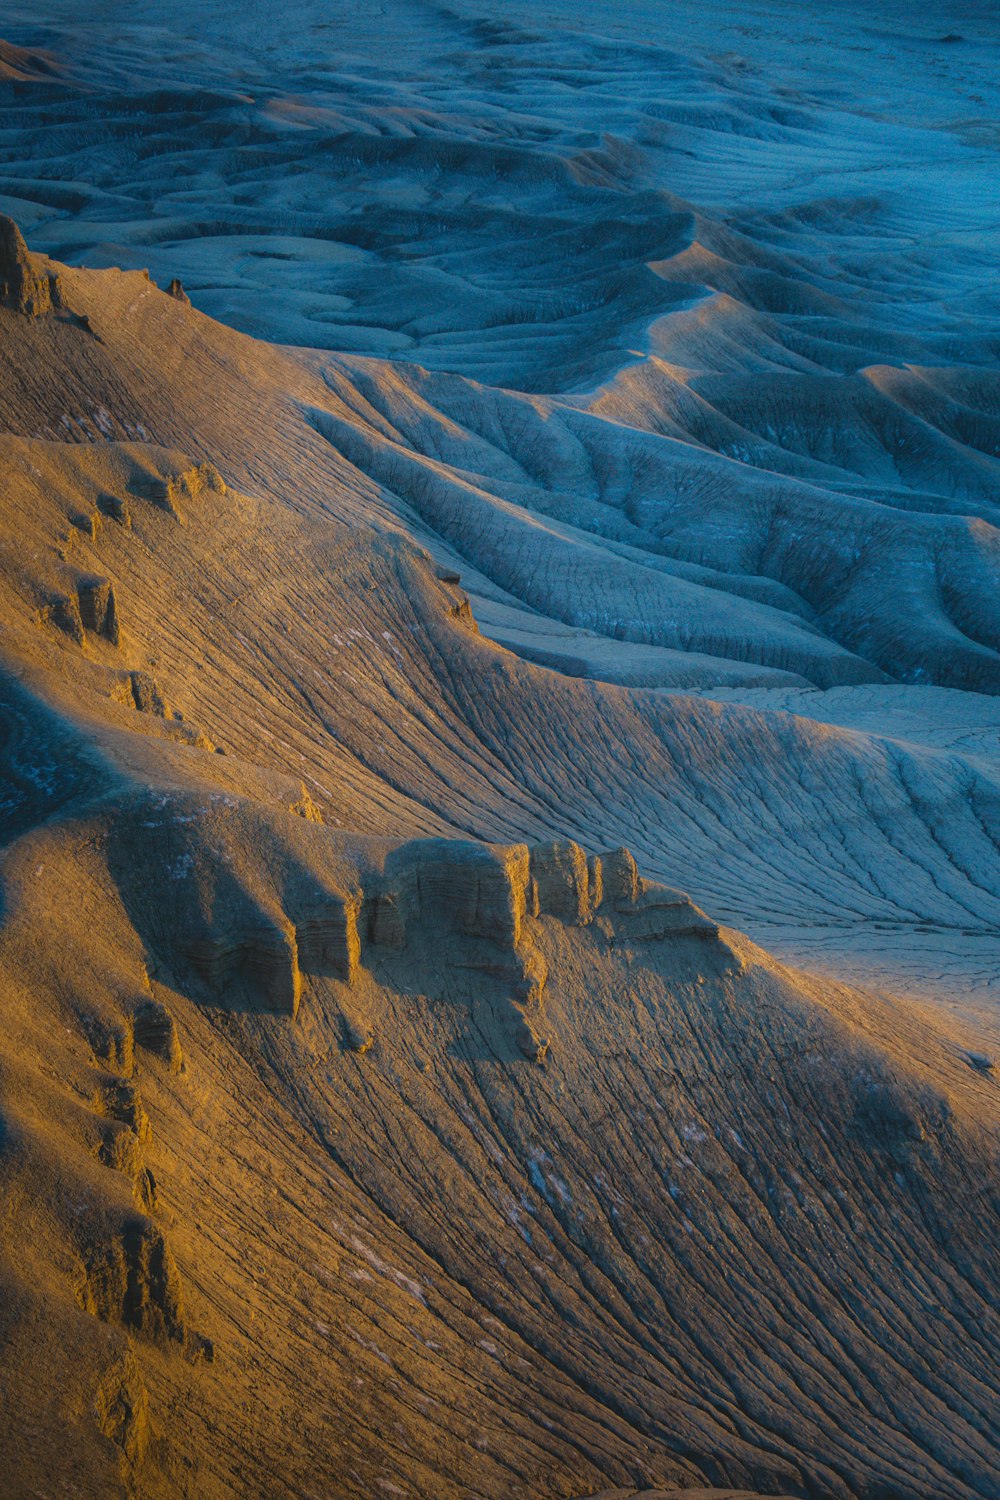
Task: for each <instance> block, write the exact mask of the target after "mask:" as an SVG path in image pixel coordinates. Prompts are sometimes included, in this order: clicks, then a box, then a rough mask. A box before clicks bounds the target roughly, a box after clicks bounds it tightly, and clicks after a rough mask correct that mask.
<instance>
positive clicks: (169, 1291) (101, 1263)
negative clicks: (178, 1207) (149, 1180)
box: [77, 1214, 184, 1342]
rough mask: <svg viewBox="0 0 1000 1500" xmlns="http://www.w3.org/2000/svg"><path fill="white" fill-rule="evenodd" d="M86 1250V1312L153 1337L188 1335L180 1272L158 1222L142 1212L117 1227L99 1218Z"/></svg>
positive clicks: (81, 1291)
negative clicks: (102, 1222)
mask: <svg viewBox="0 0 1000 1500" xmlns="http://www.w3.org/2000/svg"><path fill="white" fill-rule="evenodd" d="M81 1254H82V1259H83V1267H84V1269H83V1275H82V1278H81V1280H80V1282H79V1285H78V1288H77V1300H78V1302H79V1304H80V1306H81V1307H82V1308H83V1310H84V1311H85V1312H89V1313H91V1314H93V1316H94V1317H97V1318H101V1319H102V1320H103V1321H104V1322H107V1323H122V1324H124V1325H125V1326H126V1327H127V1328H131V1329H133V1330H134V1331H135V1332H136V1333H138V1334H141V1335H142V1336H143V1337H144V1338H148V1339H150V1340H152V1341H153V1342H165V1341H167V1340H181V1339H183V1337H184V1319H183V1312H182V1299H181V1284H180V1277H179V1275H178V1273H177V1267H176V1265H175V1264H174V1259H173V1256H172V1255H171V1253H170V1249H169V1246H168V1245H167V1242H166V1240H165V1239H164V1237H163V1233H162V1231H161V1230H160V1228H159V1226H158V1225H157V1224H155V1223H153V1221H152V1220H151V1219H149V1218H147V1217H146V1216H145V1215H139V1214H135V1215H132V1216H130V1217H128V1218H126V1219H125V1220H124V1221H123V1222H122V1223H120V1224H119V1225H117V1226H115V1227H113V1228H111V1227H108V1226H107V1225H105V1224H98V1225H96V1226H94V1227H93V1229H92V1231H90V1232H89V1233H88V1237H87V1239H86V1241H85V1243H84V1244H83V1246H82V1247H81Z"/></svg>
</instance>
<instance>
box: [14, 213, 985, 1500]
mask: <svg viewBox="0 0 1000 1500" xmlns="http://www.w3.org/2000/svg"><path fill="white" fill-rule="evenodd" d="M6 244H7V247H8V248H7V266H6V268H5V276H6V286H7V291H6V293H5V302H6V305H5V306H4V308H3V309H0V321H2V326H3V336H4V347H5V349H6V350H7V352H8V355H7V359H6V360H5V365H4V379H3V388H2V391H0V412H2V421H3V426H4V433H3V435H2V437H0V466H2V484H0V494H2V503H3V508H4V510H3V548H2V552H0V624H2V632H3V633H2V645H3V654H4V678H3V689H2V691H3V705H4V715H3V726H4V741H3V750H2V755H3V767H4V787H5V790H4V802H3V828H4V835H5V847H4V852H3V872H2V873H3V925H2V928H0V966H2V985H3V995H4V1038H3V1046H2V1063H0V1068H2V1074H0V1115H2V1120H3V1149H2V1155H0V1168H2V1172H3V1177H4V1194H3V1200H2V1201H3V1221H2V1230H0V1235H2V1239H0V1243H2V1247H3V1265H2V1275H3V1284H4V1313H3V1318H4V1331H5V1340H6V1345H7V1354H6V1356H5V1358H4V1360H3V1362H2V1366H0V1380H2V1382H3V1397H4V1399H3V1411H4V1414H5V1415H4V1427H5V1430H4V1448H5V1453H6V1455H7V1458H6V1460H5V1463H6V1465H7V1473H8V1474H10V1475H13V1476H14V1479H13V1485H14V1488H13V1490H12V1491H11V1493H15V1494H24V1495H30V1494H36V1493H52V1492H53V1484H54V1482H56V1481H58V1482H61V1479H62V1476H63V1475H70V1474H71V1475H72V1482H73V1484H74V1485H75V1486H76V1493H79V1494H86V1495H94V1496H105V1495H108V1494H113V1493H119V1492H122V1493H128V1494H135V1495H149V1496H157V1495H163V1496H168V1495H169V1496H174V1495H178V1494H181V1495H188V1496H192V1497H194V1496H199V1497H200V1496H207V1495H213V1496H214V1495H218V1496H220V1497H221V1496H229V1495H233V1496H235V1495H241V1496H242V1495H259V1496H262V1497H263V1496H268V1497H270V1496H276V1495H285V1494H287V1495H290V1496H291V1495H314V1494H330V1495H337V1496H345V1497H347V1496H354V1495H357V1496H359V1497H360V1496H366V1497H367V1496H370V1495H372V1494H377V1493H386V1494H412V1495H425V1496H428V1497H430V1496H434V1497H440V1496H451V1495H453V1496H456V1497H458V1496H462V1497H468V1496H472V1495H487V1496H496V1497H500V1496H508V1495H511V1494H530V1495H538V1496H541V1495H546V1496H548V1495H551V1496H556V1495H562V1496H566V1497H580V1496H583V1495H589V1494H595V1493H597V1492H604V1491H607V1490H608V1489H609V1486H610V1487H612V1489H613V1490H614V1492H615V1493H616V1494H618V1493H625V1494H629V1495H630V1494H632V1493H633V1492H634V1491H636V1490H637V1489H644V1490H648V1489H650V1487H656V1486H659V1487H660V1488H661V1489H662V1488H664V1487H665V1488H667V1489H670V1488H683V1489H684V1490H685V1491H690V1490H691V1488H692V1487H695V1490H696V1492H697V1487H698V1486H702V1487H704V1486H711V1485H724V1486H730V1487H732V1486H744V1487H746V1486H749V1487H750V1488H751V1489H752V1490H753V1491H754V1492H755V1493H760V1494H777V1493H787V1494H789V1495H811V1496H824V1497H826V1496H837V1497H844V1500H848V1497H872V1496H875V1495H879V1496H885V1495H902V1494H907V1495H913V1494H916V1495H924V1496H927V1497H930V1496H934V1497H945V1496H948V1497H956V1500H957V1497H972V1496H981V1497H985V1496H989V1495H991V1494H993V1493H995V1491H996V1486H997V1483H998V1479H1000V1475H998V1470H997V1464H996V1453H997V1446H996V1432H995V1411H996V1405H995V1393H996V1390H997V1386H998V1383H1000V1371H998V1370H997V1368H996V1350H997V1348H998V1347H1000V1343H998V1339H997V1334H998V1329H997V1315H996V1304H995V1285H996V1275H997V1269H998V1268H997V1265H996V1239H995V1232H994V1225H995V1213H996V1195H997V1168H996V1125H997V1114H996V1100H997V1095H996V1083H995V1078H994V1074H993V1072H992V1067H991V1062H990V1058H989V1056H988V1055H986V1054H985V1053H984V1052H983V1051H982V1050H981V1048H982V1044H981V1043H980V1042H979V1041H978V1040H977V1038H976V1037H975V1036H973V1035H972V1034H971V1033H965V1032H963V1031H962V1030H961V1029H959V1028H958V1027H957V1024H952V1023H946V1022H945V1021H944V1020H943V1019H942V1017H941V1016H940V1015H938V1017H937V1018H936V1019H934V1020H931V1019H929V1018H928V1016H927V1015H925V1014H924V1013H923V1012H920V1011H918V1010H917V1009H915V1008H914V1007H912V1006H908V1005H906V1004H904V1003H902V1002H899V1001H895V1000H892V999H890V998H888V997H885V996H882V997H879V996H875V995H873V994H865V993H862V992H859V991H857V990H852V989H850V988H847V987H845V986H843V985H842V984H838V983H836V982H835V981H834V980H832V979H829V980H822V981H821V980H818V979H816V978H810V977H808V976H806V975H805V974H802V973H799V972H796V971H794V970H790V969H787V968H784V967H782V966H781V965H780V964H778V963H777V962H775V961H774V960H773V959H771V958H769V957H768V956H767V955H766V954H765V953H764V952H762V951H761V950H760V949H759V948H757V947H755V946H754V945H753V944H752V943H750V942H749V941H748V940H747V939H745V938H743V937H741V936H739V935H738V934H737V933H736V932H734V931H732V930H730V929H728V928H726V927H720V926H719V925H718V922H717V920H713V919H712V917H711V916H706V915H705V914H704V913H703V912H702V910H700V909H699V907H697V906H695V905H693V904H692V902H691V901H690V900H689V899H688V898H687V897H686V896H683V895H680V894H678V893H677V892H676V891H675V890H673V889H670V888H668V887H666V886H663V885H659V884H657V882H656V880H655V879H654V878H653V877H654V876H656V875H661V874H663V875H665V874H668V871H667V870H666V869H665V868H664V866H665V865H667V864H669V863H670V862H671V861H674V862H675V863H676V865H677V867H678V868H677V871H676V873H675V874H674V876H673V879H674V880H676V881H677V882H678V883H679V884H682V885H694V886H695V888H696V889H697V890H698V893H699V895H700V894H701V889H700V888H699V887H704V888H706V889H714V890H715V891H716V892H717V893H719V894H720V895H722V894H723V893H728V904H729V905H730V907H732V908H738V907H739V906H740V903H741V902H742V903H744V909H749V908H750V907H751V906H752V903H753V901H754V900H755V899H756V900H757V901H759V902H760V903H762V904H763V903H780V902H785V903H786V904H787V909H788V911H789V912H790V913H792V914H795V913H796V912H798V913H806V914H807V919H811V920H816V919H817V911H820V912H821V913H822V920H830V917H829V915H828V914H829V913H838V912H839V913H840V914H841V920H853V919H854V917H855V916H856V914H857V912H858V910H859V909H861V910H866V911H868V912H870V913H872V914H873V915H874V916H875V917H876V919H877V918H878V917H882V918H883V919H884V920H886V921H891V920H892V919H893V917H894V916H897V915H898V912H899V910H900V908H901V906H902V905H904V904H905V906H906V909H907V911H908V912H910V913H912V915H911V917H910V918H909V919H910V920H919V919H920V918H919V914H920V912H921V911H925V912H926V913H927V919H928V920H933V921H937V922H941V923H947V922H948V921H951V922H953V923H954V924H955V925H956V926H958V925H959V924H964V925H965V926H970V927H972V926H974V925H975V923H976V922H977V921H978V922H979V923H980V924H981V925H982V927H983V928H984V930H993V926H992V924H994V923H995V920H996V918H995V904H996V895H995V889H996V887H995V885H994V883H993V882H992V877H991V871H992V870H993V868H994V866H993V864H992V860H993V857H994V852H995V839H996V836H997V821H998V804H997V791H996V784H995V780H994V778H993V775H992V773H991V768H990V763H989V761H988V760H987V759H983V760H981V761H977V760H976V759H975V758H974V757H973V758H965V759H963V758H961V757H958V756H956V755H954V754H951V753H949V752H948V751H947V750H944V751H942V750H941V749H940V748H936V747H934V746H931V745H924V746H921V745H920V744H918V743H916V742H914V741H912V740H910V741H903V740H892V739H887V738H879V737H876V736H873V735H871V734H865V733H863V732H860V731H858V730H854V729H844V728H837V727H836V726H835V725H833V724H830V725H821V724H819V723H817V722H815V721H812V720H809V719H805V718H801V717H798V718H797V717H795V716H793V715H788V714H782V715H775V714H774V713H772V712H762V711H758V710H755V709H752V708H747V707H741V706H738V705H732V706H728V707H727V706H722V705H719V704H716V703H712V702H709V701H706V700H704V699H696V698H688V697H683V696H669V695H664V694H662V693H660V692H657V691H655V690H653V689H650V688H647V687H628V686H623V685H621V684H615V683H609V682H601V681H597V680H593V679H591V678H587V677H582V676H571V675H566V674H565V673H564V672H556V671H553V670H552V669H551V668H550V667H547V666H545V665H541V664H538V663H532V662H531V661H529V660H527V659H525V657H523V656H521V655H517V654H513V653H511V652H510V651H508V650H506V649H505V648H504V647H503V646H501V645H500V644H498V643H496V642H494V641H492V640H490V639H488V638H487V637H486V636H485V635H483V634H482V633H481V632H480V631H479V629H478V627H477V623H476V620H475V618H474V613H473V611H472V610H471V609H470V605H469V598H468V596H467V594H466V593H465V591H464V588H463V583H464V580H462V579H461V578H460V577H459V576H458V569H457V567H456V564H455V556H456V554H455V551H454V550H453V549H452V548H449V545H448V536H447V528H446V527H445V526H444V525H443V523H442V524H440V525H439V522H438V521H435V533H434V534H433V535H432V534H431V532H430V531H429V530H428V528H427V526H426V524H425V522H426V512H425V511H424V510H422V509H421V508H420V506H417V505H416V504H415V503H414V497H418V498H419V497H423V498H422V500H421V504H422V505H429V504H431V503H432V501H433V503H434V504H435V505H437V504H438V503H439V502H438V501H437V500H434V498H433V497H434V495H435V494H436V493H437V492H436V491H435V488H434V485H435V484H437V483H439V482H440V483H441V484H442V485H445V488H444V489H443V490H441V492H440V493H441V494H442V495H444V496H445V497H447V496H448V495H450V494H452V491H451V490H450V489H449V488H448V486H452V485H453V481H452V480H450V479H449V480H447V482H446V481H445V480H444V479H443V478H442V477H441V469H440V464H441V463H444V462H445V459H446V457H447V455H446V454H445V453H444V452H443V451H440V452H439V457H438V460H437V464H438V467H437V468H433V466H432V471H433V473H434V474H435V475H437V478H436V479H435V480H434V483H431V482H430V481H428V482H427V483H426V484H423V483H421V484H419V485H417V486H416V488H415V489H414V488H412V481H411V479H410V478H407V475H409V474H412V473H415V470H413V469H412V465H413V464H414V462H415V460H413V459H408V460H407V464H409V465H410V468H409V469H407V468H398V467H393V466H392V465H389V466H388V467H379V463H380V462H381V460H379V461H378V462H376V458H375V455H376V454H377V453H378V452H380V451H383V450H384V451H385V452H386V453H388V452H389V451H390V450H394V449H397V448H398V447H399V443H398V441H397V438H396V437H394V436H393V435H392V433H390V432H389V431H388V429H387V427H386V422H387V420H388V419H387V417H386V415H385V413H386V411H387V410H388V409H389V407H388V406H387V403H389V402H390V401H391V402H395V403H396V404H395V405H394V406H392V408H391V409H392V412H393V416H392V422H393V424H394V425H395V430H396V432H397V433H398V432H400V431H402V430H403V427H404V423H405V422H406V421H408V420H410V419H409V418H408V417H407V416H406V412H407V411H408V410H409V409H410V404H411V403H412V401H413V400H414V399H415V398H414V390H415V387H414V385H413V383H412V382H411V381H400V380H399V379H398V378H396V377H395V376H394V375H393V376H392V377H391V378H390V374H389V373H388V372H383V373H382V374H380V375H379V374H378V372H376V374H375V375H373V373H372V372H371V371H370V370H369V369H364V368H361V367H357V368H355V367H353V366H351V364H350V363H349V362H341V363H340V365H339V366H338V370H337V376H336V382H335V383H331V377H330V372H329V368H328V366H327V365H326V363H325V362H324V361H323V360H322V359H320V360H319V362H317V358H316V357H315V356H312V355H300V354H295V353H291V352H286V351H280V350H277V349H273V348H270V347H268V346H266V345H261V344H257V343H254V342H252V341H250V340H249V339H247V338H245V337H244V336H242V335H240V334H237V333H234V332H232V331H229V330H226V329H224V328H222V327H220V326H218V325H216V324H213V323H211V322H210V321H209V320H208V319H207V318H205V317H204V316H203V315H201V314H199V313H198V312H196V311H195V310H194V309H192V308H191V307H190V306H189V305H188V304H187V303H186V302H185V301H184V300H182V299H181V298H179V297H178V296H170V295H168V294H167V293H166V292H163V291H161V290H159V289H158V288H157V287H156V286H155V285H154V284H153V283H152V282H151V281H150V280H149V279H148V278H147V277H146V276H144V275H142V274H141V273H128V274H122V273H119V272H116V271H107V272H100V273H97V272H84V271H74V270H72V269H69V268H66V267H62V266H58V265H56V264H54V263H51V262H47V261H45V260H44V259H42V258H39V257H33V256H31V255H30V254H29V252H28V251H27V250H26V249H25V248H24V247H23V244H22V242H20V241H19V239H18V238H17V237H16V236H15V232H14V231H13V229H12V228H9V229H8V230H7V240H6ZM26 289H27V290H26ZM376 375H377V388H376V386H374V385H373V383H372V382H373V380H374V379H375V378H376ZM376 395H377V396H378V400H379V401H380V402H381V411H382V415H381V416H379V417H378V418H376V406H375V401H374V398H375V396H376ZM536 414H537V413H536ZM429 420H430V419H429ZM438 420H439V418H438V417H436V416H435V417H434V418H433V421H435V422H436V421H438ZM442 420H443V419H442ZM532 420H534V417H532ZM376 428H377V429H378V430H377V431H376ZM427 430H430V429H425V431H427ZM550 430H551V432H552V434H553V437H554V439H555V440H558V434H559V431H560V429H559V428H558V426H556V425H552V424H550ZM442 441H443V440H442ZM425 446H426V444H425ZM362 458H363V459H364V461H362ZM404 480H405V483H404ZM407 486H411V487H410V488H407ZM440 503H442V504H443V503H444V501H443V500H442V501H441V502H440ZM448 503H449V504H451V503H452V500H448ZM434 514H435V516H437V517H438V518H440V516H441V514H442V512H440V511H435V513H434ZM456 514H457V515H460V516H463V517H464V523H463V524H468V525H471V526H473V529H474V530H475V525H476V523H475V522H474V519H473V517H474V512H472V511H470V510H469V509H464V510H463V509H462V508H461V507H459V509H458V510H457V511H456ZM546 534H547V535H551V536H552V537H553V538H555V539H556V540H554V541H553V546H556V545H557V544H558V545H559V546H562V545H569V543H566V542H565V540H564V539H562V538H561V533H560V532H559V528H558V527H555V526H553V529H552V530H551V532H548V533H546ZM484 545H486V543H484ZM573 545H576V543H573ZM466 550H467V549H466ZM517 550H518V548H517V546H514V547H513V548H512V556H514V557H515V558H516V554H517ZM623 566H626V567H627V566H632V564H631V563H629V562H628V560H627V559H626V560H625V561H624V562H623ZM755 607H759V608H761V609H763V610H766V609H768V608H771V607H772V605H771V604H769V603H766V602H764V603H761V604H760V605H759V606H756V605H755ZM815 639H816V640H819V639H821V637H819V636H818V635H815ZM875 678H877V671H876V669H875V668H874V667H873V666H870V667H867V668H865V669H864V671H863V672H859V676H858V678H857V679H856V680H861V681H864V680H868V681H871V680H873V679H875ZM838 680H841V679H838ZM798 681H799V679H798V677H797V676H795V677H793V678H792V679H791V688H790V689H789V691H792V690H797V689H796V687H795V685H796V684H797V683H798ZM626 846H627V847H626ZM708 849H711V851H712V855H711V869H710V870H709V869H707V868H704V867H705V866H706V865H707V864H708V859H707V854H706V851H707V850H708ZM629 850H632V851H633V853H634V854H635V855H637V856H638V867H637V862H636V859H635V858H634V857H633V853H630V852H629ZM699 871H703V873H702V874H701V875H700V877H699V878H698V879H692V877H697V876H698V872H699ZM779 871H780V878H779V875H778V874H777V873H776V872H779ZM716 912H717V914H718V915H723V916H724V915H727V914H728V913H727V912H721V913H719V912H718V908H716ZM844 914H847V915H844ZM54 1492H56V1493H58V1492H59V1491H58V1489H56V1490H55V1491H54Z"/></svg>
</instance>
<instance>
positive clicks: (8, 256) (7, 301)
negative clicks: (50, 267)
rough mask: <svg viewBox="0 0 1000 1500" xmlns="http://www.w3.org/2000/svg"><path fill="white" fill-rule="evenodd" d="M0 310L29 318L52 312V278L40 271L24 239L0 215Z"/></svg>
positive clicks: (16, 228)
mask: <svg viewBox="0 0 1000 1500" xmlns="http://www.w3.org/2000/svg"><path fill="white" fill-rule="evenodd" d="M0 307H7V308H10V309H11V311H12V312H17V313H22V314H23V315H24V316H25V317H28V318H38V317H41V315H42V314H43V313H47V312H50V311H51V309H52V288H51V285H50V278H49V277H48V275H46V274H45V273H44V272H42V271H39V269H38V267H37V265H36V263H35V259H34V256H32V255H31V253H30V251H29V250H28V247H27V245H26V244H25V243H24V236H23V235H22V233H21V231H20V230H19V229H18V227H17V225H16V224H15V223H14V220H13V219H10V218H8V217H7V215H6V214H0Z"/></svg>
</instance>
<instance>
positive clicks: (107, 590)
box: [77, 578, 121, 646]
mask: <svg viewBox="0 0 1000 1500" xmlns="http://www.w3.org/2000/svg"><path fill="white" fill-rule="evenodd" d="M77 597H78V599H79V606H80V620H81V622H82V624H83V628H84V629H85V630H90V631H92V632H93V634H94V635H99V636H102V637H103V638H104V640H106V641H110V642H111V644H112V645H113V646H118V645H120V644H121V627H120V625H119V622H118V605H117V602H116V600H115V586H114V584H113V583H112V582H111V581H110V579H108V578H81V579H80V581H79V582H78V584H77Z"/></svg>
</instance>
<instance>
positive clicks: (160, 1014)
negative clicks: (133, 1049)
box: [132, 1000, 183, 1073]
mask: <svg viewBox="0 0 1000 1500" xmlns="http://www.w3.org/2000/svg"><path fill="white" fill-rule="evenodd" d="M132 1030H133V1035H134V1037H135V1042H136V1046H138V1047H142V1048H144V1049H145V1050H146V1051H147V1052H152V1053H154V1054H155V1055H156V1056H157V1057H159V1058H161V1059H162V1060H163V1061H164V1062H165V1063H166V1064H167V1067H168V1068H169V1069H170V1071H171V1072H172V1073H176V1072H177V1071H178V1069H179V1068H180V1065H181V1062H182V1060H183V1059H182V1054H181V1044H180V1041H179V1039H178V1036H177V1026H176V1024H175V1022H174V1018H173V1016H172V1015H171V1014H170V1012H169V1010H168V1009H167V1007H166V1006H165V1005H164V1004H162V1002H161V1001H159V1000H144V1001H143V1002H142V1004H141V1005H140V1006H139V1007H138V1009H137V1010H136V1011H135V1013H134V1014H133V1017H132Z"/></svg>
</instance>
